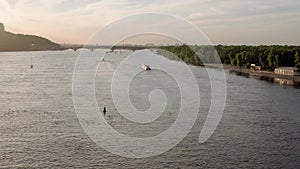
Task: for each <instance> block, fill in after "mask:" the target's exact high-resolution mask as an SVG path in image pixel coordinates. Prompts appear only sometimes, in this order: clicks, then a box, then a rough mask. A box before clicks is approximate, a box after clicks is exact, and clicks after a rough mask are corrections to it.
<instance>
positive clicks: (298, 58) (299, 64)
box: [295, 51, 300, 70]
mask: <svg viewBox="0 0 300 169" xmlns="http://www.w3.org/2000/svg"><path fill="white" fill-rule="evenodd" d="M295 67H296V68H298V70H300V56H299V52H298V51H296V53H295Z"/></svg>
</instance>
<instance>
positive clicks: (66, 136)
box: [0, 50, 300, 168]
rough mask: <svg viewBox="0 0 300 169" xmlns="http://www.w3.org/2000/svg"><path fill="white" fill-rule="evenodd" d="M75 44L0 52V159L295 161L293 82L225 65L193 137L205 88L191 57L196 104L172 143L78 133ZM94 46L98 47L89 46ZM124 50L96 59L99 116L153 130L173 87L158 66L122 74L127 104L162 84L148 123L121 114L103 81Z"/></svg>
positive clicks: (167, 115)
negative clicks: (221, 97)
mask: <svg viewBox="0 0 300 169" xmlns="http://www.w3.org/2000/svg"><path fill="white" fill-rule="evenodd" d="M79 52H80V51H76V52H74V51H72V50H67V51H37V52H2V53H0V106H1V108H0V168H17V167H21V168H67V167H69V168H300V146H299V145H300V104H299V98H300V90H299V89H297V88H295V87H292V86H285V85H278V84H276V83H270V82H268V81H263V80H258V79H255V78H251V77H250V78H249V77H247V78H245V77H243V76H237V75H235V74H233V73H231V72H228V71H225V75H226V80H227V82H226V85H227V97H226V98H227V99H226V104H225V110H224V113H223V117H222V119H221V121H220V123H219V125H218V127H217V129H216V131H215V132H214V133H213V135H212V136H211V137H210V138H209V139H208V140H207V141H206V142H205V143H202V144H200V143H199V142H198V139H199V134H200V131H201V128H202V127H203V123H204V120H205V117H206V115H207V111H208V109H209V104H210V99H211V96H210V85H209V78H208V77H207V75H206V70H205V68H203V67H196V66H190V68H191V70H192V71H193V72H194V73H195V77H196V80H197V82H198V85H199V91H200V95H201V103H200V109H199V114H198V117H197V119H196V122H195V124H194V125H193V128H192V129H191V131H190V132H189V134H188V135H187V136H186V137H185V138H184V139H183V140H182V141H181V142H180V143H179V144H178V145H176V146H175V147H174V148H172V149H170V150H169V151H167V152H164V153H162V154H160V155H157V156H153V157H147V158H126V157H122V156H118V155H115V154H112V153H110V152H108V151H106V150H105V149H103V148H101V147H100V146H98V145H97V144H96V143H95V142H93V141H92V139H91V138H90V137H89V136H88V135H87V134H86V133H85V131H84V130H83V128H82V126H81V125H80V123H79V120H78V117H77V115H76V112H75V109H74V105H73V100H72V78H73V72H74V65H75V63H76V59H77V55H78V54H79ZM86 52H87V51H86ZM97 52H98V53H101V52H103V51H97V50H96V51H94V52H90V53H93V54H97ZM130 54H132V52H129V51H123V52H122V53H111V54H108V55H107V56H106V57H105V61H104V62H102V61H101V60H99V67H98V71H97V74H96V78H95V93H96V98H97V102H98V105H99V109H100V111H101V110H102V107H103V106H106V107H107V113H106V116H105V119H106V121H107V123H108V124H110V125H111V126H112V127H113V128H114V129H116V130H118V131H119V132H120V133H123V134H126V135H129V136H132V137H140V138H143V137H149V136H155V135H157V134H158V133H160V132H162V131H164V130H166V129H167V128H168V127H169V126H170V125H171V124H172V123H174V121H175V120H176V116H177V110H179V108H180V106H179V105H180V97H178V91H177V90H179V87H178V86H177V85H176V81H174V79H172V78H171V77H170V76H168V74H166V73H164V72H162V71H159V70H156V69H153V70H152V71H149V72H148V71H147V72H141V73H140V74H138V75H137V77H136V78H135V79H134V80H133V81H132V82H131V84H132V85H131V86H130V100H131V102H132V104H133V105H134V106H135V107H136V108H137V109H139V110H142V111H143V110H145V108H146V109H147V108H148V107H149V106H150V105H149V103H148V102H147V97H148V95H146V96H145V95H144V94H145V93H149V92H150V91H151V90H153V89H156V88H159V89H161V90H163V91H165V93H166V97H167V98H168V101H169V102H170V104H168V105H167V106H166V110H165V112H164V113H163V114H162V115H161V117H160V118H158V119H157V120H156V121H155V122H153V123H151V124H143V125H141V124H135V123H133V122H129V121H128V120H126V119H124V118H123V117H122V116H121V115H120V114H119V113H118V111H117V110H116V108H115V107H114V104H113V102H112V100H111V97H110V88H109V87H110V83H111V81H110V77H111V76H112V74H113V72H114V70H115V68H116V67H117V65H118V63H119V62H120V61H122V58H124V57H126V56H127V55H130ZM31 59H32V64H33V68H32V69H31V68H30V64H31ZM212 71H219V70H212ZM179 72H180V71H179ZM182 76H183V75H182ZM176 91H177V92H176ZM141 93H142V94H141ZM112 141H113V140H112Z"/></svg>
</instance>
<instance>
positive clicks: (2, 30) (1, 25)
mask: <svg viewBox="0 0 300 169" xmlns="http://www.w3.org/2000/svg"><path fill="white" fill-rule="evenodd" d="M4 31H5V29H4V24H3V23H1V22H0V32H4Z"/></svg>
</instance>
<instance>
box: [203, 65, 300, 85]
mask: <svg viewBox="0 0 300 169" xmlns="http://www.w3.org/2000/svg"><path fill="white" fill-rule="evenodd" d="M205 66H206V67H210V68H218V69H222V68H223V69H225V70H231V71H235V72H241V73H247V74H249V75H251V76H258V77H262V76H263V77H269V78H278V79H285V80H291V81H294V82H296V83H300V76H289V75H279V74H275V73H274V72H272V71H267V70H262V71H254V70H251V69H248V68H243V67H242V68H240V67H238V66H233V65H228V64H205Z"/></svg>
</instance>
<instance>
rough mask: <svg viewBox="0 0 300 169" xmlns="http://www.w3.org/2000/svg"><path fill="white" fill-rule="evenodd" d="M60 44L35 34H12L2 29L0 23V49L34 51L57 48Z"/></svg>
mask: <svg viewBox="0 0 300 169" xmlns="http://www.w3.org/2000/svg"><path fill="white" fill-rule="evenodd" d="M57 49H60V45H59V44H56V43H54V42H51V41H50V40H48V39H46V38H43V37H39V36H35V35H23V34H13V33H10V32H6V31H5V30H4V26H3V24H1V23H0V51H1V52H3V51H35V50H57Z"/></svg>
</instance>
